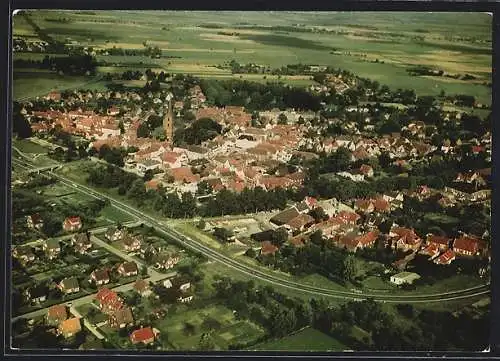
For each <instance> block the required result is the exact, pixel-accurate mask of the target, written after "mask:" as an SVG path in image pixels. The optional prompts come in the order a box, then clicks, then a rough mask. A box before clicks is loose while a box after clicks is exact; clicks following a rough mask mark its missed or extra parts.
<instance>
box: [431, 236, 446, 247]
mask: <svg viewBox="0 0 500 361" xmlns="http://www.w3.org/2000/svg"><path fill="white" fill-rule="evenodd" d="M427 242H429V243H434V244H438V245H442V246H448V245H449V243H450V238H448V237H443V236H437V235H433V234H430V235H429V236H428V237H427Z"/></svg>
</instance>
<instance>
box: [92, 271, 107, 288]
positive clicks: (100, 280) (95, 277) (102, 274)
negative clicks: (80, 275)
mask: <svg viewBox="0 0 500 361" xmlns="http://www.w3.org/2000/svg"><path fill="white" fill-rule="evenodd" d="M90 280H91V281H93V282H94V283H95V284H96V285H97V286H101V285H105V284H108V283H109V281H110V279H109V273H108V270H107V269H101V270H95V271H93V272H92V273H91V274H90Z"/></svg>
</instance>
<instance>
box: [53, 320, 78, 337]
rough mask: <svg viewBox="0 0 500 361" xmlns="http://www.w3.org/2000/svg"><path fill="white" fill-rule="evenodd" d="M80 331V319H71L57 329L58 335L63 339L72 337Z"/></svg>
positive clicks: (63, 322)
mask: <svg viewBox="0 0 500 361" xmlns="http://www.w3.org/2000/svg"><path fill="white" fill-rule="evenodd" d="M81 330H82V325H81V323H80V318H78V317H73V318H70V319H67V320H64V321H62V322H61V323H60V324H59V327H58V333H59V334H60V335H62V336H64V337H65V338H69V337H72V336H74V335H76V334H77V333H78V332H80V331H81Z"/></svg>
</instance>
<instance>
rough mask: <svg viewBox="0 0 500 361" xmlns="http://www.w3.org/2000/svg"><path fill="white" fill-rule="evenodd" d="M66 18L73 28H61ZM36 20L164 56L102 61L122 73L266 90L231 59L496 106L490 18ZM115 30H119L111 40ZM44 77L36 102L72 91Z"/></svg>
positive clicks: (22, 25)
mask: <svg viewBox="0 0 500 361" xmlns="http://www.w3.org/2000/svg"><path fill="white" fill-rule="evenodd" d="M59 17H65V18H67V19H69V20H68V21H67V22H57V21H54V19H56V18H59ZM32 19H33V20H34V21H35V23H36V24H37V25H38V26H39V27H40V28H41V29H43V30H44V31H45V32H46V33H48V34H49V35H50V36H51V37H53V38H54V39H57V40H60V41H63V42H66V43H72V44H73V43H76V44H78V45H82V46H89V47H92V48H94V49H106V48H112V47H113V46H115V47H118V48H123V49H143V48H144V43H145V42H146V43H147V44H148V46H149V45H151V46H158V47H159V48H160V49H161V50H162V57H161V58H160V59H151V58H147V57H140V56H129V57H121V58H120V57H116V56H114V57H111V56H101V55H99V56H98V59H100V60H105V61H107V62H110V61H111V62H113V64H115V65H116V66H120V67H122V66H126V65H127V63H129V64H130V65H131V68H134V67H135V66H136V65H137V63H140V62H142V63H143V64H146V63H147V64H148V65H150V66H151V67H152V68H156V69H163V70H165V71H167V72H171V73H190V74H193V75H196V76H200V77H209V78H215V79H227V78H232V77H237V78H240V77H241V78H242V79H249V80H253V81H264V82H265V81H268V80H270V79H271V77H270V78H269V79H263V76H262V75H259V74H241V75H239V74H235V75H233V74H231V73H230V72H229V71H228V70H222V69H219V68H216V66H219V65H221V64H223V63H225V62H227V61H230V60H232V59H234V60H236V61H237V62H239V63H243V64H244V63H249V62H252V63H257V64H261V65H267V66H270V67H280V66H283V65H286V64H297V63H306V64H319V65H330V66H334V67H339V68H342V69H346V70H349V71H352V72H354V73H356V74H358V75H359V76H362V77H368V78H371V79H374V80H378V81H379V82H380V83H383V84H387V85H389V86H390V87H392V88H412V89H415V91H416V92H417V94H420V95H437V94H439V93H440V92H441V90H444V91H445V92H446V93H447V94H462V93H466V94H471V95H475V96H476V98H477V99H478V100H479V101H480V102H481V103H483V104H490V103H491V91H490V88H488V87H486V86H484V85H483V84H482V83H483V82H485V81H491V54H492V52H491V51H492V50H491V17H490V16H488V15H487V14H480V13H475V14H473V13H470V14H466V13H459V14H450V13H398V14H397V16H396V15H395V14H393V13H392V14H391V13H383V12H381V13H361V12H359V13H356V12H353V13H321V12H316V13H301V12H288V13H282V14H280V16H276V14H273V13H257V12H254V13H249V12H246V13H245V14H244V16H243V13H235V12H217V13H215V12H214V13H206V12H141V13H137V12H133V11H106V12H94V13H93V14H90V13H89V12H70V11H66V12H61V11H58V12H56V11H39V12H37V13H34V14H33V15H32ZM458 19H459V20H458ZM364 24H369V25H364ZM458 24H460V25H458ZM110 26H112V27H113V30H114V31H112V32H110V31H109V29H110ZM29 33H30V29H29V25H28V24H27V23H26V22H25V21H24V22H23V20H22V19H20V20H19V21H17V22H14V35H15V36H19V37H23V36H29ZM415 65H426V66H430V67H434V68H436V69H441V70H443V71H445V72H448V73H452V74H455V73H460V74H464V73H467V74H471V75H474V76H475V77H476V79H475V80H471V81H462V80H455V79H451V78H448V77H417V76H411V75H409V74H408V73H407V71H406V70H407V69H408V68H409V67H412V66H415ZM103 70H104V69H103ZM107 71H109V69H106V72H107ZM16 73H17V71H15V74H16ZM26 76H27V75H26V74H25V75H24V76H19V75H18V78H17V79H16V83H18V85H17V89H18V90H17V91H16V90H15V95H16V97H20V96H21V94H22V93H23V82H28V81H32V80H26V78H25V77H26ZM39 76H40V78H41V79H40V81H39V82H38V84H37V87H36V88H30V89H31V92H32V93H33V94H34V93H36V92H37V91H45V89H47V88H50V87H71V86H73V85H75V84H74V83H73V84H70V83H67V84H63V83H62V82H61V83H57V82H55V81H54V83H51V82H48V79H46V78H45V79H44V76H43V75H41V74H40V75H39ZM280 80H281V81H284V82H287V83H290V84H293V85H297V86H305V85H308V84H311V83H312V80H310V79H308V78H300V79H298V78H293V77H285V78H283V79H280ZM75 83H77V81H76V80H75ZM14 88H16V86H15V87H14ZM35 89H37V90H35ZM22 95H23V96H27V94H22Z"/></svg>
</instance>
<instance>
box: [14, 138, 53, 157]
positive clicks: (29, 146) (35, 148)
mask: <svg viewBox="0 0 500 361" xmlns="http://www.w3.org/2000/svg"><path fill="white" fill-rule="evenodd" d="M12 146H13V147H16V148H17V149H19V150H20V151H21V152H23V153H33V154H46V153H47V152H48V149H47V148H44V147H42V146H41V145H39V144H37V143H33V142H32V141H30V140H28V139H12Z"/></svg>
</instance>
